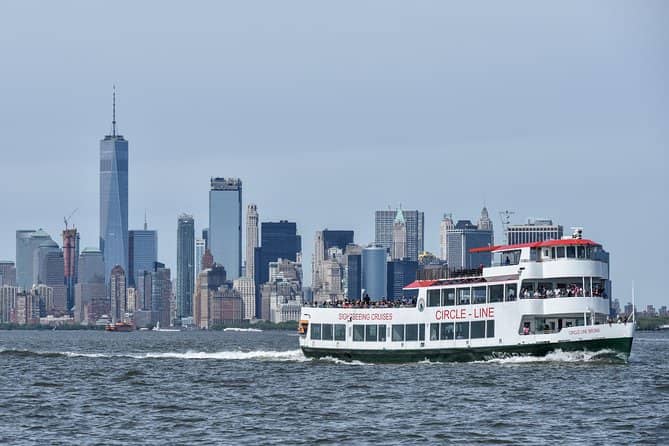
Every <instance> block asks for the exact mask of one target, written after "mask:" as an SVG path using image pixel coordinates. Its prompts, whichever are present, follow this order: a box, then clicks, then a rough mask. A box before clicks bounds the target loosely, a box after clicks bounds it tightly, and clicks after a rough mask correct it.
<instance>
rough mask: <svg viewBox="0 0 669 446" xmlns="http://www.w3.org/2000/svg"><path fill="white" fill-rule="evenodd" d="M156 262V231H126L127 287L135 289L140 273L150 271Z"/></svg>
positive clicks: (145, 227)
mask: <svg viewBox="0 0 669 446" xmlns="http://www.w3.org/2000/svg"><path fill="white" fill-rule="evenodd" d="M157 261H158V231H155V230H151V229H147V224H146V223H144V229H132V230H130V231H128V274H127V276H128V286H129V287H133V288H136V287H137V278H138V277H139V276H140V275H141V273H142V271H149V272H150V271H152V270H153V264H154V263H156V262H157Z"/></svg>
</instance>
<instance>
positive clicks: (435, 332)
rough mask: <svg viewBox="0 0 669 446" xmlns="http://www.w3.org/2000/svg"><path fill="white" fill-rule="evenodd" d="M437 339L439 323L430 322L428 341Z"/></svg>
mask: <svg viewBox="0 0 669 446" xmlns="http://www.w3.org/2000/svg"><path fill="white" fill-rule="evenodd" d="M438 340H439V323H438V322H437V323H432V324H430V341H438Z"/></svg>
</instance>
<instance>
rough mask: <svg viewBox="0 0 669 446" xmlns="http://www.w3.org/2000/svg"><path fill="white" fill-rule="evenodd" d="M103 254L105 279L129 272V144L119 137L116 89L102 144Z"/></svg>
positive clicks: (101, 217)
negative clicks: (109, 127)
mask: <svg viewBox="0 0 669 446" xmlns="http://www.w3.org/2000/svg"><path fill="white" fill-rule="evenodd" d="M100 251H102V255H103V256H104V260H105V277H106V278H108V277H109V274H110V273H111V270H112V268H113V267H114V266H116V265H120V266H121V268H123V271H127V270H128V141H126V140H125V139H124V138H123V136H121V135H117V134H116V90H114V99H113V108H112V132H111V135H106V136H105V137H104V139H102V140H101V141H100Z"/></svg>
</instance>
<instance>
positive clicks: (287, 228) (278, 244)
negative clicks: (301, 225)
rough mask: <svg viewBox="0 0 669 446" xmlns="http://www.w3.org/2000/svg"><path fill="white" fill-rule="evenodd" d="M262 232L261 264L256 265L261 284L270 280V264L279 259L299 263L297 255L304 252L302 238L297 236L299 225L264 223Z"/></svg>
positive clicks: (292, 223)
mask: <svg viewBox="0 0 669 446" xmlns="http://www.w3.org/2000/svg"><path fill="white" fill-rule="evenodd" d="M261 228H262V230H261V232H260V237H261V241H260V253H261V254H260V263H259V264H257V265H255V268H256V269H258V270H259V275H258V278H259V282H258V283H257V284H256V285H260V284H263V283H265V282H267V281H268V280H269V263H270V262H276V261H277V260H278V259H280V258H281V259H286V260H292V261H293V262H295V261H297V254H298V253H299V252H302V237H300V236H299V235H297V223H295V222H289V221H286V220H281V221H279V222H263V223H262V224H261Z"/></svg>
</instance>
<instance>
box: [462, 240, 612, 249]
mask: <svg viewBox="0 0 669 446" xmlns="http://www.w3.org/2000/svg"><path fill="white" fill-rule="evenodd" d="M551 246H600V244H599V243H595V242H593V241H592V240H586V239H580V238H570V239H561V240H545V241H543V242H532V243H520V244H518V245H494V246H483V247H480V248H472V249H470V250H469V252H497V251H511V250H514V249H521V248H546V247H551Z"/></svg>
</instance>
